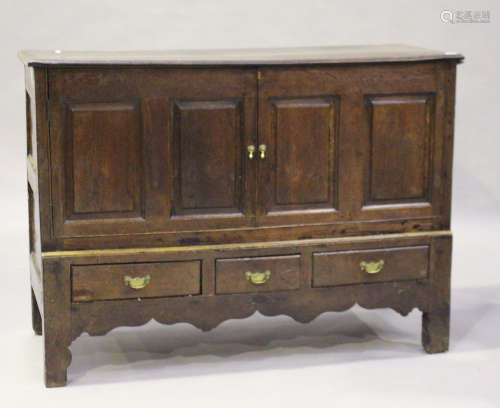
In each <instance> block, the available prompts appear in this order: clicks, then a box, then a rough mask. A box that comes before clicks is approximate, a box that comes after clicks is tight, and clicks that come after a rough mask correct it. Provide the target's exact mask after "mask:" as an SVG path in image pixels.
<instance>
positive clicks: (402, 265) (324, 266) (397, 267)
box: [312, 245, 429, 287]
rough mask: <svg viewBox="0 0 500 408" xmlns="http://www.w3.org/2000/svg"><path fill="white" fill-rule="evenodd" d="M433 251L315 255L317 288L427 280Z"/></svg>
mask: <svg viewBox="0 0 500 408" xmlns="http://www.w3.org/2000/svg"><path fill="white" fill-rule="evenodd" d="M428 267H429V247H428V246H426V245H423V246H412V247H403V248H384V249H370V250H359V251H356V250H355V251H335V252H318V253H315V254H313V283H312V285H313V287H324V286H335V285H348V284H356V283H370V282H390V281H401V280H414V279H425V278H426V277H427V273H428Z"/></svg>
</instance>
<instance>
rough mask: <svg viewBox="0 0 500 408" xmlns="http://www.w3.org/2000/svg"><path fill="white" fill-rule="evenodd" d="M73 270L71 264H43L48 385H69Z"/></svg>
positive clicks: (63, 262)
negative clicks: (67, 383) (67, 371)
mask: <svg viewBox="0 0 500 408" xmlns="http://www.w3.org/2000/svg"><path fill="white" fill-rule="evenodd" d="M70 274H71V271H70V264H69V263H68V262H67V261H62V262H61V261H58V260H50V261H47V260H44V263H43V299H44V300H43V301H44V306H43V309H44V314H43V340H44V356H45V385H46V386H47V387H60V386H63V385H65V384H66V380H67V375H66V370H67V368H68V366H69V365H70V363H71V351H70V350H69V346H70V344H71V340H72V339H71V327H72V322H71V315H72V313H71V276H70Z"/></svg>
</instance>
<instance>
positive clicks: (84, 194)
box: [66, 102, 143, 219]
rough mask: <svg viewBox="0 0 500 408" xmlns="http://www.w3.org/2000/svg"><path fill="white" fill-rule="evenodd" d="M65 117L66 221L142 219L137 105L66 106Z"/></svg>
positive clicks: (140, 159) (98, 104) (95, 104)
mask: <svg viewBox="0 0 500 408" xmlns="http://www.w3.org/2000/svg"><path fill="white" fill-rule="evenodd" d="M68 115H69V118H68V124H69V128H68V139H67V143H68V146H67V154H66V169H67V172H66V176H67V181H66V186H67V189H68V191H67V193H66V197H67V198H68V200H67V201H66V204H67V207H66V218H67V219H89V218H109V217H113V218H114V217H140V216H141V207H142V204H143V202H142V194H141V184H140V179H141V178H142V177H141V174H142V157H141V154H140V153H141V148H140V142H141V140H140V129H139V113H138V107H137V104H135V103H125V102H123V103H87V104H70V105H69V106H68Z"/></svg>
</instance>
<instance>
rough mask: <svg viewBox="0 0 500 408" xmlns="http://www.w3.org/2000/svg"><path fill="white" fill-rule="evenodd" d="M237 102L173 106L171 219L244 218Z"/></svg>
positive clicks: (241, 134)
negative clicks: (228, 215)
mask: <svg viewBox="0 0 500 408" xmlns="http://www.w3.org/2000/svg"><path fill="white" fill-rule="evenodd" d="M241 110H242V104H241V101H237V100H235V101H175V102H174V123H173V126H174V160H175V161H174V163H175V164H174V168H175V174H174V177H175V180H176V185H175V191H174V195H175V197H174V212H173V215H187V214H190V215H192V214H206V215H214V214H217V213H221V212H222V213H226V212H227V213H233V214H239V215H243V214H242V213H243V208H242V205H243V200H242V199H243V190H244V187H245V186H244V179H243V177H244V174H243V173H242V165H241V162H242V159H244V155H243V154H242V151H244V150H245V146H244V142H245V131H244V126H243V118H244V115H243V112H242V111H241Z"/></svg>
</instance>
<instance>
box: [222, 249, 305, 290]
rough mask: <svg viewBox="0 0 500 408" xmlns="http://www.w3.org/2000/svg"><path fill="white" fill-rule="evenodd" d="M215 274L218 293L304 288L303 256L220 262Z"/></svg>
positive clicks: (236, 259)
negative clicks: (300, 286)
mask: <svg viewBox="0 0 500 408" xmlns="http://www.w3.org/2000/svg"><path fill="white" fill-rule="evenodd" d="M215 273H216V285H215V286H216V292H217V293H218V294H221V293H222V294H223V293H252V292H268V291H278V290H295V289H299V285H300V280H299V276H300V255H285V256H266V257H258V258H234V259H218V260H217V261H216V263H215Z"/></svg>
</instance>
